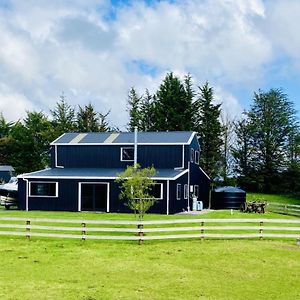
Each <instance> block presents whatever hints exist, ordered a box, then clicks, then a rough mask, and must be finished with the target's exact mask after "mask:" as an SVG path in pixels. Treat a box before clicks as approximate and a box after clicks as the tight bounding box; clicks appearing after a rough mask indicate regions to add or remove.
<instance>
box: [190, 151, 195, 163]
mask: <svg viewBox="0 0 300 300" xmlns="http://www.w3.org/2000/svg"><path fill="white" fill-rule="evenodd" d="M194 155H195V154H194V149H193V148H192V149H191V162H194V159H195V158H194Z"/></svg>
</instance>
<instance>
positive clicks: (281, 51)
mask: <svg viewBox="0 0 300 300" xmlns="http://www.w3.org/2000/svg"><path fill="white" fill-rule="evenodd" d="M299 16H300V1H299V0H265V1H263V0H178V1H176V0H170V1H154V0H153V1H150V0H145V1H142V0H140V1H128V0H127V1H125V0H124V1H121V0H111V1H109V0H51V1H49V0H26V1H24V0H0V112H1V111H2V113H3V115H4V116H5V117H6V118H7V119H9V120H16V119H18V118H21V117H23V116H24V115H25V112H26V110H38V111H40V110H42V111H44V112H45V113H47V114H48V113H49V110H50V108H53V107H54V105H55V103H56V102H57V101H58V99H59V96H60V95H61V93H62V92H64V94H65V96H66V99H67V101H68V102H69V103H70V104H72V105H74V106H77V105H78V104H80V105H83V104H87V103H88V102H91V103H93V104H94V106H95V107H96V109H97V110H98V111H100V112H103V113H105V112H107V111H108V110H111V113H110V122H111V123H113V124H114V125H117V126H119V127H120V128H124V125H125V124H126V122H127V118H128V117H127V113H126V97H127V94H128V90H129V89H130V87H131V86H134V87H136V88H137V89H138V90H139V91H141V92H143V91H144V90H145V88H148V89H149V90H150V91H154V90H156V88H157V87H158V85H159V83H160V82H161V80H162V78H163V77H164V76H165V75H166V73H167V72H169V71H174V73H176V74H177V75H178V76H183V75H184V74H187V73H188V72H189V73H190V74H191V75H192V77H193V79H194V82H195V85H202V84H203V83H204V82H205V81H208V82H209V83H210V85H212V86H213V87H214V89H215V93H216V98H217V100H218V101H220V102H222V103H223V106H224V109H225V110H226V111H227V112H228V113H229V114H231V115H238V114H240V113H241V111H242V110H243V109H247V108H248V107H249V104H250V102H251V99H252V95H253V91H257V90H258V89H263V90H268V89H270V88H272V87H274V88H283V89H284V91H285V93H287V94H288V95H289V97H290V99H291V100H292V101H293V102H294V103H295V105H296V108H297V109H298V110H300V101H299V99H298V97H299V91H300V84H299V83H300V72H299V71H300V34H299V32H298V29H299V28H300V17H299Z"/></svg>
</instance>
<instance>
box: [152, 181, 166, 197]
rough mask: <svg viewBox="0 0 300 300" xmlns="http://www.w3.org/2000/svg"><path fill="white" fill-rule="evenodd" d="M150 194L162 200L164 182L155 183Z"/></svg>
mask: <svg viewBox="0 0 300 300" xmlns="http://www.w3.org/2000/svg"><path fill="white" fill-rule="evenodd" d="M149 194H150V195H151V196H153V197H154V198H155V199H157V200H161V199H162V198H163V184H162V183H154V184H153V185H152V187H151V188H150V189H149Z"/></svg>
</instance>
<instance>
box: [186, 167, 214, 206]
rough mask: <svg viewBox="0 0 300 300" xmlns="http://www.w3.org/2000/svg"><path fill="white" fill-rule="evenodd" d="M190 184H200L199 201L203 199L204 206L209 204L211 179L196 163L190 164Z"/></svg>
mask: <svg viewBox="0 0 300 300" xmlns="http://www.w3.org/2000/svg"><path fill="white" fill-rule="evenodd" d="M190 174H191V177H190V185H193V186H195V185H198V186H199V197H198V200H199V201H203V206H204V208H207V207H208V206H209V189H210V179H209V178H208V177H207V175H206V174H205V173H204V172H203V171H202V170H201V169H200V168H199V166H198V165H197V164H195V163H191V164H190Z"/></svg>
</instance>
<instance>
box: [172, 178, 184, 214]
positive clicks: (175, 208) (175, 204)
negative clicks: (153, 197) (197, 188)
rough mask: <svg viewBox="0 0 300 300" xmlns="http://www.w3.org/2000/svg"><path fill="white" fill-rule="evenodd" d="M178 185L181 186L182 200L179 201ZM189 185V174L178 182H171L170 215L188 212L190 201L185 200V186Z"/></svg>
mask: <svg viewBox="0 0 300 300" xmlns="http://www.w3.org/2000/svg"><path fill="white" fill-rule="evenodd" d="M177 184H181V198H180V200H177V194H176V193H177ZM185 184H188V173H186V174H184V175H182V176H181V177H179V178H178V179H177V180H170V196H169V197H170V200H169V201H170V205H169V213H170V214H175V213H179V212H182V211H183V210H187V207H188V199H184V185H185Z"/></svg>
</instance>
